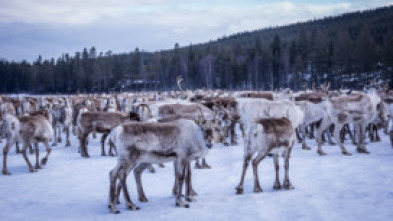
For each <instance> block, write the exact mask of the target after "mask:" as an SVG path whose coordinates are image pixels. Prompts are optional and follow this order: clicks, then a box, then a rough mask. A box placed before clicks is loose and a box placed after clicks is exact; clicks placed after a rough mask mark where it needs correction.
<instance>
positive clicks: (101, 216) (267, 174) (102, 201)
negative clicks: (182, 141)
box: [0, 132, 393, 221]
mask: <svg viewBox="0 0 393 221" xmlns="http://www.w3.org/2000/svg"><path fill="white" fill-rule="evenodd" d="M381 134H383V133H382V132H381ZM99 138H100V137H98V138H97V139H95V140H93V139H90V144H89V153H90V156H91V158H89V159H84V158H81V157H80V155H79V154H78V153H77V144H78V141H77V139H76V138H75V137H73V139H72V147H70V148H65V147H64V143H63V144H61V145H60V146H57V147H54V148H53V151H52V155H51V156H50V157H49V161H48V164H47V165H46V167H45V168H44V169H42V170H40V171H39V172H37V173H35V174H32V173H29V172H28V169H27V166H26V163H25V161H24V160H23V158H22V156H21V155H16V154H15V148H13V149H12V150H11V151H10V154H9V158H8V169H9V170H10V172H11V173H12V176H2V175H1V176H0V220H1V221H11V220H18V221H19V220H29V221H32V220H39V221H44V220H127V221H129V220H133V221H137V220H143V221H149V220H154V221H157V220H166V221H167V220H182V221H185V220H203V221H207V220H236V221H241V220H373V221H374V220H392V219H393V149H392V148H391V147H390V143H389V140H388V137H387V136H386V135H382V142H379V143H370V144H368V149H369V150H370V152H371V154H370V155H364V154H358V153H356V152H355V147H354V146H353V145H351V144H349V142H347V143H346V146H347V148H348V150H349V151H350V152H352V153H353V156H350V157H348V156H343V155H341V154H340V150H339V148H338V147H337V146H329V145H325V146H324V150H325V151H326V152H327V153H328V155H327V156H324V157H320V156H318V155H317V154H316V151H315V148H316V143H315V141H309V142H310V145H311V146H312V147H313V150H311V151H305V150H302V149H301V146H300V145H299V144H296V146H295V147H294V150H293V151H292V157H291V159H290V178H291V182H292V184H293V186H294V187H295V189H294V190H279V191H276V190H273V188H272V186H273V181H274V168H273V160H272V159H270V158H267V159H265V160H264V161H262V162H261V164H260V171H259V172H260V179H261V186H262V188H263V190H264V192H263V193H262V194H255V193H253V178H252V173H251V170H250V169H251V168H249V170H248V173H247V177H246V180H245V186H244V191H245V194H244V195H235V187H236V185H237V184H238V182H239V179H240V173H241V169H242V162H243V147H242V145H239V146H233V147H224V146H222V145H215V147H214V148H213V149H212V150H210V152H209V154H208V157H207V160H208V163H209V164H210V165H211V166H212V169H210V170H194V173H193V185H194V188H195V189H196V191H197V192H198V194H199V195H198V196H197V200H198V201H197V202H195V203H192V204H191V205H190V206H191V208H189V209H186V208H177V207H175V200H174V197H173V196H172V195H171V192H172V185H173V181H174V177H173V168H172V165H171V164H166V168H157V173H155V174H152V173H149V172H145V173H144V175H143V183H144V187H145V192H146V195H147V197H148V199H149V202H147V203H140V202H139V201H138V200H137V196H136V188H135V182H134V180H133V176H129V178H128V180H127V182H128V186H129V187H130V188H129V190H130V194H131V198H132V200H133V201H134V203H136V204H137V205H138V206H139V207H140V208H141V209H140V210H138V211H128V210H126V209H125V206H124V203H123V202H124V200H123V198H121V201H122V204H121V205H119V207H118V208H119V209H120V211H121V214H119V215H114V214H111V213H110V212H109V209H108V208H107V204H108V193H109V178H108V172H109V170H110V169H112V168H113V167H114V165H115V164H116V158H115V157H101V156H100V148H99V147H100V146H99ZM239 141H240V142H239V143H240V144H241V142H242V140H239ZM1 145H4V142H3V143H2V144H1ZM40 149H41V156H43V155H44V154H45V150H44V148H43V147H42V146H40ZM29 157H30V160H31V161H32V162H35V161H34V160H35V158H34V156H33V155H30V156H29ZM280 164H281V165H283V162H282V160H281V161H280ZM283 172H284V171H283V169H281V177H283Z"/></svg>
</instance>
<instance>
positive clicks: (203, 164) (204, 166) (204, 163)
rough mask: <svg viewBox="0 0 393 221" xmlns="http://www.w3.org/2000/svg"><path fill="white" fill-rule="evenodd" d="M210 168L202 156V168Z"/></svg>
mask: <svg viewBox="0 0 393 221" xmlns="http://www.w3.org/2000/svg"><path fill="white" fill-rule="evenodd" d="M210 168H211V166H209V165H208V164H207V163H206V158H202V169H210Z"/></svg>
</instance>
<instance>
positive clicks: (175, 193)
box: [172, 161, 179, 196]
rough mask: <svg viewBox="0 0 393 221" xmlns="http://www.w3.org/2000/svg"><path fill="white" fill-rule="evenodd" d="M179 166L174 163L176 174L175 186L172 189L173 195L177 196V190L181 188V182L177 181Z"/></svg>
mask: <svg viewBox="0 0 393 221" xmlns="http://www.w3.org/2000/svg"><path fill="white" fill-rule="evenodd" d="M178 169H179V168H178V165H177V162H176V161H174V162H173V170H174V172H175V183H174V184H173V188H172V195H175V196H176V195H177V192H179V190H178V189H177V188H178V186H179V180H178V179H177V171H178Z"/></svg>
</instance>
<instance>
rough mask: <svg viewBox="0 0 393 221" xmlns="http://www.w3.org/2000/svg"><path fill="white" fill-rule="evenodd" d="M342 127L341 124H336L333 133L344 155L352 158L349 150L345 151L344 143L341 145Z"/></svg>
mask: <svg viewBox="0 0 393 221" xmlns="http://www.w3.org/2000/svg"><path fill="white" fill-rule="evenodd" d="M341 127H342V125H341V124H336V125H335V126H334V132H333V135H334V138H335V139H336V141H337V143H338V145H339V146H340V148H341V153H342V154H344V155H347V156H351V154H350V153H349V152H348V151H347V149H345V147H344V145H343V143H341V139H340V131H341Z"/></svg>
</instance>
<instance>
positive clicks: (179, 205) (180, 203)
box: [176, 200, 190, 208]
mask: <svg viewBox="0 0 393 221" xmlns="http://www.w3.org/2000/svg"><path fill="white" fill-rule="evenodd" d="M176 206H177V207H184V208H190V205H188V204H187V203H184V202H183V201H179V200H178V201H176Z"/></svg>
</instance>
